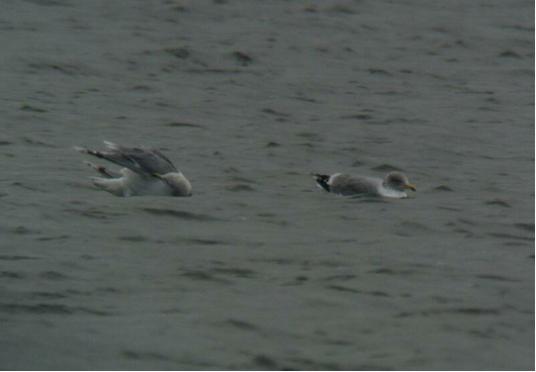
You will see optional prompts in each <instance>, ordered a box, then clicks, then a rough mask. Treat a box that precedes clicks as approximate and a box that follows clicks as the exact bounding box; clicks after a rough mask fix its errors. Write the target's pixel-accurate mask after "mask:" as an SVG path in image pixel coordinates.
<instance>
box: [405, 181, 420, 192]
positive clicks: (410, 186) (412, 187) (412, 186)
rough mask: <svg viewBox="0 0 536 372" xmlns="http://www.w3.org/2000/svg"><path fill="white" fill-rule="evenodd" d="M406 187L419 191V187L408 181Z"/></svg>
mask: <svg viewBox="0 0 536 372" xmlns="http://www.w3.org/2000/svg"><path fill="white" fill-rule="evenodd" d="M404 188H406V189H410V190H412V191H417V187H415V185H412V184H411V183H408V184H407V185H405V186H404Z"/></svg>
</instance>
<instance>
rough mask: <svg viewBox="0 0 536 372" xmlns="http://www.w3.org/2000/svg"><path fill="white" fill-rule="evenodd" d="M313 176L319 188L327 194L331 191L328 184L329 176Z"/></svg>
mask: <svg viewBox="0 0 536 372" xmlns="http://www.w3.org/2000/svg"><path fill="white" fill-rule="evenodd" d="M314 176H315V180H316V183H317V184H318V185H319V186H320V187H322V188H323V189H324V190H326V191H327V192H329V191H331V188H330V186H329V184H328V182H329V178H330V176H328V175H325V174H315V175H314Z"/></svg>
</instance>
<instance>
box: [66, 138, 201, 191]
mask: <svg viewBox="0 0 536 372" xmlns="http://www.w3.org/2000/svg"><path fill="white" fill-rule="evenodd" d="M104 145H105V146H106V149H105V150H103V151H97V150H90V149H87V148H85V147H80V146H75V147H74V149H75V150H76V151H78V152H81V153H83V154H88V155H92V156H95V157H97V158H100V159H104V160H108V161H110V162H112V163H114V164H117V165H119V166H122V167H124V168H121V169H120V170H119V172H115V171H111V170H109V169H108V168H106V167H104V166H102V165H96V164H93V163H91V162H85V163H86V164H87V165H88V166H90V167H91V168H93V169H95V170H96V171H97V172H99V173H100V174H101V175H102V176H104V177H92V178H91V180H92V181H93V184H94V185H95V186H97V187H99V188H100V189H102V190H105V191H108V192H109V193H111V194H113V195H116V196H140V195H156V196H191V195H192V185H191V184H190V181H188V179H187V178H186V177H184V175H183V174H182V173H181V172H180V171H179V170H178V169H177V168H176V167H175V166H174V165H173V163H172V162H171V160H169V159H168V158H167V157H166V156H165V155H164V154H162V153H161V152H160V151H158V150H156V149H150V148H146V147H125V146H120V145H117V144H115V143H113V142H109V141H104Z"/></svg>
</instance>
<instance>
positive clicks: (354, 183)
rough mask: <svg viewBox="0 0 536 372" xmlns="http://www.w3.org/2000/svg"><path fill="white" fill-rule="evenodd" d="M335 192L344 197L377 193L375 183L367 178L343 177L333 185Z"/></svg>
mask: <svg viewBox="0 0 536 372" xmlns="http://www.w3.org/2000/svg"><path fill="white" fill-rule="evenodd" d="M332 186H333V189H334V191H335V192H338V193H341V194H343V195H352V194H368V193H375V191H376V185H375V182H374V181H373V180H371V179H369V178H367V177H359V176H358V177H352V176H347V175H341V176H339V177H337V179H336V180H335V182H334V184H333V185H332Z"/></svg>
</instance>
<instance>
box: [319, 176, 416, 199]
mask: <svg viewBox="0 0 536 372" xmlns="http://www.w3.org/2000/svg"><path fill="white" fill-rule="evenodd" d="M313 176H314V177H315V180H316V183H317V185H318V186H319V187H321V188H322V189H324V190H326V191H327V192H332V193H335V194H340V195H356V196H357V195H373V196H383V197H387V198H399V199H400V198H407V197H408V194H406V191H405V190H407V189H410V190H413V191H417V188H416V187H415V185H413V184H411V183H409V180H408V177H406V175H405V174H403V173H401V172H390V173H388V174H387V175H386V176H385V178H384V179H383V180H382V179H380V178H373V177H366V176H350V175H348V174H343V173H335V174H332V175H325V174H313Z"/></svg>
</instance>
